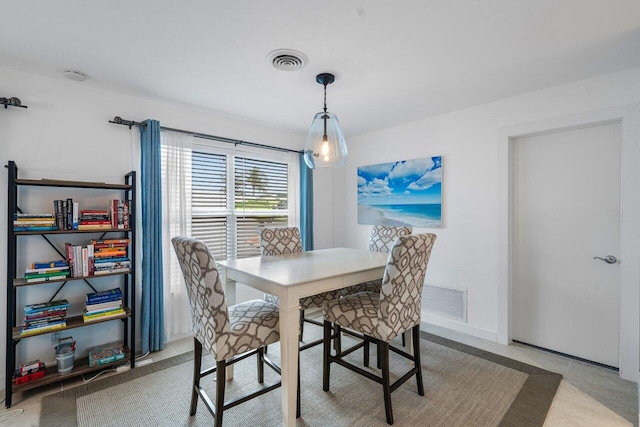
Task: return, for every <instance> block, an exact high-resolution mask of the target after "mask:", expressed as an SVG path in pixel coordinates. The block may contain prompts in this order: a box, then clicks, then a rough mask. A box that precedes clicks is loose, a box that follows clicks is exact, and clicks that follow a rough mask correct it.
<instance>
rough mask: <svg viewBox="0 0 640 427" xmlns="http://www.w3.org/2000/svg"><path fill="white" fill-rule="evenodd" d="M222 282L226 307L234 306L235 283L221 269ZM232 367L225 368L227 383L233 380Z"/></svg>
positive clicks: (223, 269)
mask: <svg viewBox="0 0 640 427" xmlns="http://www.w3.org/2000/svg"><path fill="white" fill-rule="evenodd" d="M221 273H222V280H223V283H224V284H225V290H224V292H225V298H226V300H227V306H231V305H235V304H236V281H235V280H232V279H229V278H228V277H227V270H226V269H225V268H224V267H223V268H222V269H221ZM233 366H234V365H230V366H227V375H226V376H227V381H231V380H232V379H233Z"/></svg>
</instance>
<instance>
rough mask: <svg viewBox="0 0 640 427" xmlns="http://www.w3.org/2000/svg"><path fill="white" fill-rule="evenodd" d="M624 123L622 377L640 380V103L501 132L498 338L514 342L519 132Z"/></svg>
mask: <svg viewBox="0 0 640 427" xmlns="http://www.w3.org/2000/svg"><path fill="white" fill-rule="evenodd" d="M607 123H620V125H621V130H622V141H621V147H620V148H621V162H620V169H621V170H620V254H619V255H620V256H619V258H620V260H621V262H620V376H621V377H622V378H623V379H626V380H630V381H635V382H639V381H640V357H639V355H640V104H632V105H623V106H619V107H613V108H607V109H602V110H597V111H591V112H586V113H581V114H576V115H572V116H566V117H559V118H553V119H548V120H543V121H539V122H533V123H525V124H521V125H516V126H509V127H505V128H502V129H500V130H499V134H498V163H497V164H498V168H497V177H498V204H497V208H498V209H497V221H498V222H497V232H498V234H497V248H498V250H497V251H498V253H497V255H498V265H497V267H498V283H497V285H498V286H497V290H498V301H497V303H498V325H497V326H498V342H499V343H501V344H509V343H511V339H512V337H511V333H512V328H511V325H512V317H511V307H512V304H511V302H512V286H513V261H514V259H513V179H514V176H513V175H514V174H513V144H514V140H515V139H516V138H519V137H526V136H533V135H536V134H542V133H550V132H560V131H565V130H571V129H576V128H582V127H586V126H594V125H600V124H607Z"/></svg>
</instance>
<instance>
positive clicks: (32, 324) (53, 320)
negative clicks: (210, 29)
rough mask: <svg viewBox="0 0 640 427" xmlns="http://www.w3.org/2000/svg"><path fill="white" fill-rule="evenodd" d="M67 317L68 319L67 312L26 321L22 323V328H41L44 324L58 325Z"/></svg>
mask: <svg viewBox="0 0 640 427" xmlns="http://www.w3.org/2000/svg"><path fill="white" fill-rule="evenodd" d="M66 319H67V314H66V313H65V314H63V315H60V316H54V317H47V318H44V319H39V320H30V321H25V322H24V323H23V324H22V329H24V330H27V329H35V328H40V327H42V326H48V325H56V324H58V323H62V322H64V321H65V320H66Z"/></svg>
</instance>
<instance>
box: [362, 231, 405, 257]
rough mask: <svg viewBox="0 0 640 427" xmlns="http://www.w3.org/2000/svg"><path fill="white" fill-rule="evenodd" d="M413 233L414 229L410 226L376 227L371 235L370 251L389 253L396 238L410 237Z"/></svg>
mask: <svg viewBox="0 0 640 427" xmlns="http://www.w3.org/2000/svg"><path fill="white" fill-rule="evenodd" d="M412 231H413V229H412V228H411V227H409V226H406V227H396V226H393V225H374V226H373V227H372V228H371V234H370V235H369V250H370V251H374V252H385V253H389V252H390V251H391V247H392V246H393V241H394V240H396V237H399V236H408V235H410V234H411V232H412Z"/></svg>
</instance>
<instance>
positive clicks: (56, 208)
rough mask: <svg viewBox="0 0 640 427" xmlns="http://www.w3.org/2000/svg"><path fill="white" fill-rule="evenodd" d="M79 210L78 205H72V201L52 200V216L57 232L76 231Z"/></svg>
mask: <svg viewBox="0 0 640 427" xmlns="http://www.w3.org/2000/svg"><path fill="white" fill-rule="evenodd" d="M79 209H80V205H79V204H78V203H74V202H73V199H66V200H54V201H53V215H54V217H55V219H56V227H57V228H58V230H77V229H78V210H79Z"/></svg>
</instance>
